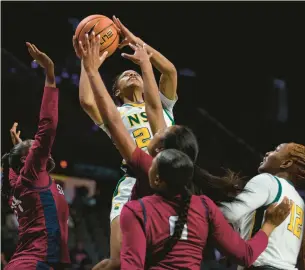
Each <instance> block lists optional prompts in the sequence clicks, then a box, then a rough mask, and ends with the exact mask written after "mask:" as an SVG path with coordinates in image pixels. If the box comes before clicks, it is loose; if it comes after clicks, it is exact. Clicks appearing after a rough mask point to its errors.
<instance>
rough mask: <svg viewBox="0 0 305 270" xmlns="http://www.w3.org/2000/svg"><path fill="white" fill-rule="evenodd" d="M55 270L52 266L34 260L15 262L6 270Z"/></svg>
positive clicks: (6, 267)
mask: <svg viewBox="0 0 305 270" xmlns="http://www.w3.org/2000/svg"><path fill="white" fill-rule="evenodd" d="M19 269H20V270H21V269H22V270H54V269H53V268H52V267H51V266H50V265H48V264H46V263H44V262H39V261H34V260H14V261H12V262H9V263H8V264H7V265H6V266H5V267H4V270H19Z"/></svg>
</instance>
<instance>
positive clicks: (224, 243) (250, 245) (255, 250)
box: [203, 197, 291, 267]
mask: <svg viewBox="0 0 305 270" xmlns="http://www.w3.org/2000/svg"><path fill="white" fill-rule="evenodd" d="M203 200H204V201H205V203H206V205H207V210H208V211H207V213H208V217H209V219H208V221H209V222H210V223H211V227H212V236H213V238H214V239H215V241H216V243H217V245H218V247H219V250H220V251H222V252H223V253H224V254H226V255H228V256H231V257H232V258H234V259H235V260H236V262H237V263H238V264H240V265H244V266H247V267H249V266H250V265H252V263H253V262H254V261H255V260H256V259H257V258H258V256H259V255H260V254H261V253H262V252H263V251H264V250H265V249H266V247H267V245H268V237H269V236H270V235H271V233H272V232H273V230H274V229H275V228H276V227H277V226H278V225H280V224H281V223H282V222H283V221H284V220H285V219H286V218H287V217H288V215H289V213H290V208H291V203H290V201H289V200H288V199H287V198H286V197H285V198H284V200H283V201H282V202H281V203H280V204H279V205H278V206H276V205H272V206H270V207H269V208H268V209H267V211H266V215H265V221H264V224H263V226H262V228H261V230H260V231H258V232H257V233H256V234H255V236H254V237H253V238H251V239H250V240H248V241H245V240H243V239H242V238H241V237H240V236H239V234H238V233H237V232H235V231H234V230H233V228H232V227H231V226H230V225H229V224H228V222H227V221H226V220H225V218H224V216H223V215H222V213H221V212H220V210H219V209H218V207H217V206H216V205H215V204H214V203H213V201H212V200H210V199H209V198H208V197H204V198H203Z"/></svg>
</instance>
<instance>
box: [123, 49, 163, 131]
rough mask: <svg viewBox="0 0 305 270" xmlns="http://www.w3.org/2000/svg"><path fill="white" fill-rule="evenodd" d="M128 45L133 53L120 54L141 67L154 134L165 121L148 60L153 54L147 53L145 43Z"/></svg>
mask: <svg viewBox="0 0 305 270" xmlns="http://www.w3.org/2000/svg"><path fill="white" fill-rule="evenodd" d="M129 46H130V47H131V48H132V49H133V50H134V51H135V53H134V55H130V54H126V53H123V54H122V56H123V57H124V58H126V59H129V60H131V61H133V62H134V63H136V64H138V65H139V66H140V67H141V71H142V77H143V82H144V99H145V110H146V113H147V119H148V122H149V125H150V127H151V130H152V132H153V134H155V133H156V132H157V131H158V130H160V129H163V128H165V127H166V123H165V120H164V116H163V108H162V104H161V100H160V97H159V95H158V86H157V83H156V80H155V76H154V72H153V68H152V65H151V62H150V59H152V57H153V54H152V53H148V51H147V49H146V46H145V45H143V46H141V45H139V44H137V45H133V44H129Z"/></svg>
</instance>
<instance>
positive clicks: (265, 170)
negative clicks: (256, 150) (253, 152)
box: [257, 162, 267, 173]
mask: <svg viewBox="0 0 305 270" xmlns="http://www.w3.org/2000/svg"><path fill="white" fill-rule="evenodd" d="M257 171H258V172H259V173H266V172H267V168H266V164H265V162H261V164H260V165H259V167H258V169H257Z"/></svg>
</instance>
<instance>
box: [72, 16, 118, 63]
mask: <svg viewBox="0 0 305 270" xmlns="http://www.w3.org/2000/svg"><path fill="white" fill-rule="evenodd" d="M93 31H94V32H95V36H97V35H100V37H101V48H100V54H102V53H103V52H104V51H108V55H107V57H109V56H110V55H112V54H113V53H114V52H115V50H116V49H117V47H118V45H119V39H120V38H119V34H118V32H117V30H116V28H115V27H114V23H113V21H112V20H111V19H109V18H108V17H106V16H103V15H91V16H88V17H86V18H85V19H83V20H82V21H81V22H80V23H79V25H78V26H77V28H76V31H75V36H76V37H77V39H78V40H79V41H81V42H82V43H83V45H84V44H85V34H89V35H90V33H92V32H93Z"/></svg>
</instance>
